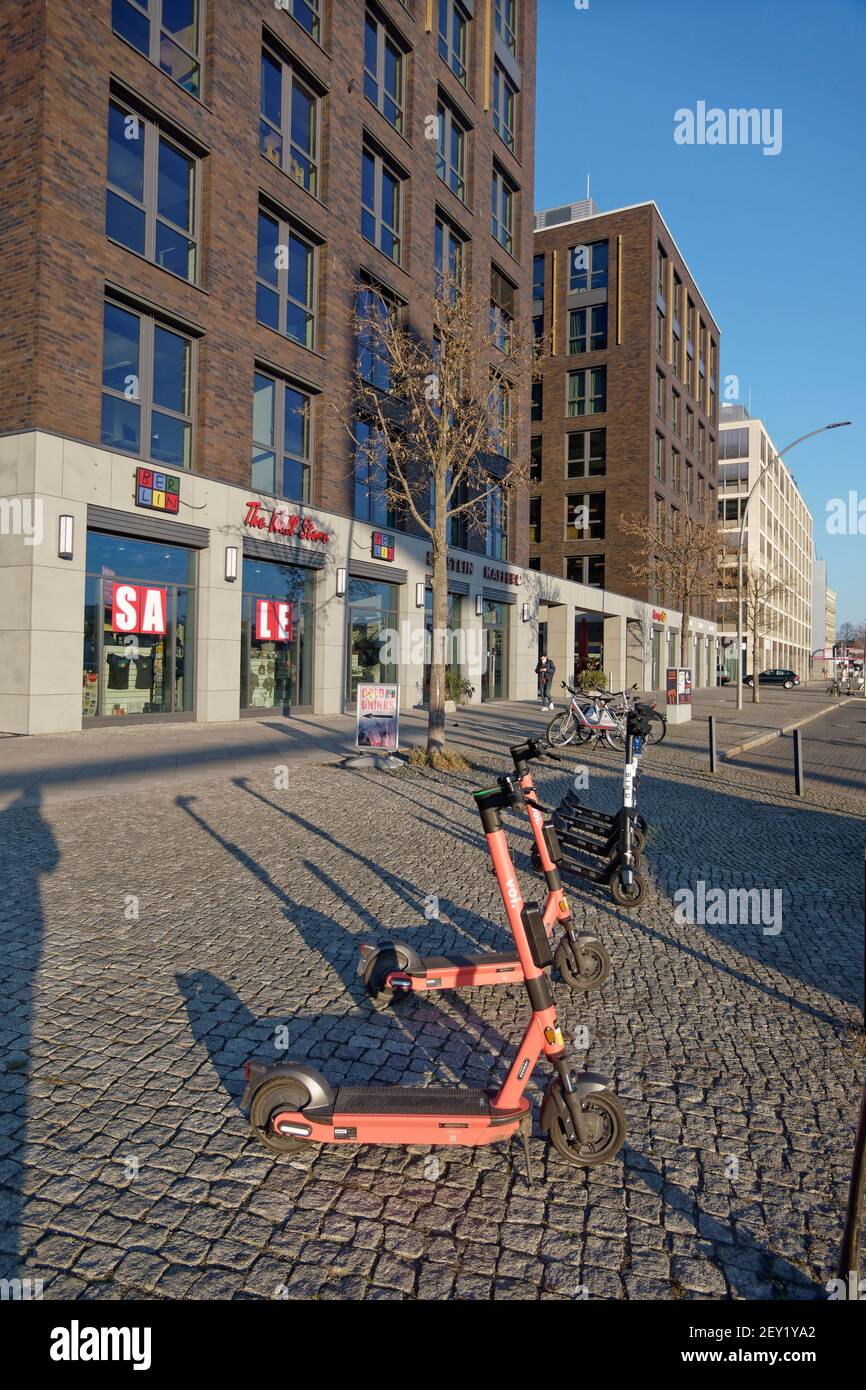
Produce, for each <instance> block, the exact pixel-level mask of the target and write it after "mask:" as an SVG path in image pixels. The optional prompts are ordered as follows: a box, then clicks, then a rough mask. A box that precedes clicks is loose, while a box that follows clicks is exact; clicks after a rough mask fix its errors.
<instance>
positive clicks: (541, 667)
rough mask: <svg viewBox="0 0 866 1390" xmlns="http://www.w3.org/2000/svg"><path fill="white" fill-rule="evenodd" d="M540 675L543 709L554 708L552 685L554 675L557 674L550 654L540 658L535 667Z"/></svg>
mask: <svg viewBox="0 0 866 1390" xmlns="http://www.w3.org/2000/svg"><path fill="white" fill-rule="evenodd" d="M535 674H536V675H537V677H538V694H539V696H540V697H541V708H542V709H553V701H552V700H551V698H550V687H551V685H552V684H553V677H554V676H555V675H556V667H555V666H554V664H553V662H552V661H551V660H550V657H549V656H543V657H541V658H540V660H539V662H538V665H537V666H536V668H535Z"/></svg>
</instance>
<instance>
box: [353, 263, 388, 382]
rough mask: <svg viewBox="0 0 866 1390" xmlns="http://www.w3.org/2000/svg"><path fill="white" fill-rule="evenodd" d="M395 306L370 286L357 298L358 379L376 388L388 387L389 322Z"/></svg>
mask: <svg viewBox="0 0 866 1390" xmlns="http://www.w3.org/2000/svg"><path fill="white" fill-rule="evenodd" d="M397 314H398V309H397V306H396V305H395V304H394V303H393V302H392V301H391V300H389V299H388V298H387V297H386V296H385V295H384V294H382V292H381V291H380V290H378V289H376V288H375V286H373V285H370V286H367V287H366V288H364V289H362V290H361V291H360V293H359V294H358V299H357V316H358V338H357V343H356V348H357V364H358V374H359V376H360V377H361V379H362V381H366V382H369V384H370V385H371V386H377V387H378V388H379V390H380V391H390V389H391V357H390V353H389V351H388V340H389V336H390V325H391V324H393V323H394V322H395V321H396V318H397Z"/></svg>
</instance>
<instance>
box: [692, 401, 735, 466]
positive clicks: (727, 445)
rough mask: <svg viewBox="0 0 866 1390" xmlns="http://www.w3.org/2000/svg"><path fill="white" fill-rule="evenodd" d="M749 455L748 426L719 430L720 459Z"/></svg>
mask: <svg viewBox="0 0 866 1390" xmlns="http://www.w3.org/2000/svg"><path fill="white" fill-rule="evenodd" d="M689 413H690V414H691V412H689ZM748 457H749V427H748V425H746V426H745V427H744V428H740V429H735V430H720V431H719V458H720V459H747V458H748Z"/></svg>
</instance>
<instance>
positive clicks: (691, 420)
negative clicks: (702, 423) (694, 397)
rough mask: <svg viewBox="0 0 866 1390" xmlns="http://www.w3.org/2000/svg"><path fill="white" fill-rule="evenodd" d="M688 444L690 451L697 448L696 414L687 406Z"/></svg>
mask: <svg viewBox="0 0 866 1390" xmlns="http://www.w3.org/2000/svg"><path fill="white" fill-rule="evenodd" d="M686 444H687V445H688V447H689V448H690V449H693V448H694V447H695V412H694V411H693V410H690V409H689V407H688V406H686Z"/></svg>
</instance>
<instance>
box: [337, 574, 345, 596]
mask: <svg viewBox="0 0 866 1390" xmlns="http://www.w3.org/2000/svg"><path fill="white" fill-rule="evenodd" d="M345 597H346V571H345V570H344V569H339V570H337V598H345Z"/></svg>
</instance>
